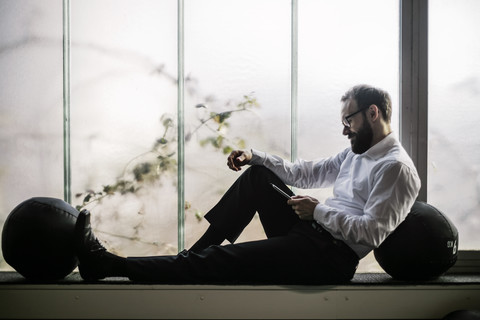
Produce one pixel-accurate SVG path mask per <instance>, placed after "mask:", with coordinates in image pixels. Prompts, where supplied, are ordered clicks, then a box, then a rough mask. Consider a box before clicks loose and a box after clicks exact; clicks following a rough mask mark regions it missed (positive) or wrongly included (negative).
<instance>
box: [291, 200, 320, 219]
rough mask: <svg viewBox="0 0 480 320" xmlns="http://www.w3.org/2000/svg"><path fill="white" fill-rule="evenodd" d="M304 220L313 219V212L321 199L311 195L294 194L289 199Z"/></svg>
mask: <svg viewBox="0 0 480 320" xmlns="http://www.w3.org/2000/svg"><path fill="white" fill-rule="evenodd" d="M287 203H288V204H289V205H291V206H292V209H293V210H294V211H295V213H296V214H297V215H298V217H299V218H300V219H302V220H313V212H314V211H315V207H316V206H317V204H318V203H319V201H318V200H317V199H315V198H312V197H309V196H293V197H292V198H291V199H290V200H288V201H287Z"/></svg>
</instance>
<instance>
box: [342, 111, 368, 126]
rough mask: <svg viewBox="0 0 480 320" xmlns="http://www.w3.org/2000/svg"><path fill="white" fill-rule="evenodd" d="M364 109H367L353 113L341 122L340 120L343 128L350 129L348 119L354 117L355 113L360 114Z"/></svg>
mask: <svg viewBox="0 0 480 320" xmlns="http://www.w3.org/2000/svg"><path fill="white" fill-rule="evenodd" d="M366 109H368V107H366V108H362V109H360V110H357V111H355V112H354V113H351V114H349V115H348V116H345V117H344V118H343V120H342V124H343V126H345V127H347V128H350V127H351V124H350V118H351V117H353V116H354V115H356V114H357V113H360V112H362V111H364V110H366Z"/></svg>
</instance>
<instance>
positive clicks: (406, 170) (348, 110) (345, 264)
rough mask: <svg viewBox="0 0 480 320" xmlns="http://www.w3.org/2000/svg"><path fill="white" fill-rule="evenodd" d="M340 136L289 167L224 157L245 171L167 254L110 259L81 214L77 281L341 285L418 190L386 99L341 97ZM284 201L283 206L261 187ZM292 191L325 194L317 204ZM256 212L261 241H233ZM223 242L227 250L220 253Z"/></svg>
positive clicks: (242, 154) (356, 93) (259, 155)
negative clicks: (325, 150) (187, 243)
mask: <svg viewBox="0 0 480 320" xmlns="http://www.w3.org/2000/svg"><path fill="white" fill-rule="evenodd" d="M341 101H342V103H343V107H342V111H341V117H342V124H343V134H344V135H345V136H347V137H348V139H349V140H350V143H351V148H347V149H346V150H344V151H343V152H340V153H339V154H337V155H336V156H333V157H330V158H327V159H321V160H317V161H304V160H297V161H296V162H295V163H291V162H289V161H286V160H284V159H282V158H280V157H277V156H273V155H269V154H267V153H264V152H260V151H256V150H251V151H240V150H237V151H233V152H232V153H231V154H230V156H229V157H228V160H227V165H228V167H229V168H230V169H232V170H235V171H239V170H241V169H242V167H243V166H245V165H247V164H248V165H250V167H249V168H248V169H247V170H246V171H245V172H244V173H243V174H242V175H241V176H240V177H239V178H238V179H237V181H236V182H235V183H234V184H233V185H232V186H231V188H230V189H229V190H228V191H227V192H226V193H225V195H224V196H223V197H222V198H221V199H220V201H219V202H218V203H217V204H216V205H215V206H214V207H213V208H212V209H211V210H210V211H209V212H208V213H207V215H206V219H207V220H208V221H209V222H210V226H209V228H208V229H207V231H206V232H205V234H204V235H203V236H202V237H201V238H200V239H199V240H198V241H197V243H195V244H194V245H193V247H192V248H190V249H189V250H184V251H182V252H181V253H179V254H178V255H176V256H158V257H137V258H135V257H130V258H122V257H119V256H116V255H113V254H111V253H109V252H108V251H106V249H105V248H104V247H103V246H102V245H101V244H100V242H99V241H98V240H97V239H96V238H95V236H94V234H93V232H92V229H91V226H90V216H89V213H88V212H87V211H82V212H81V213H80V215H79V217H78V220H77V225H76V239H77V251H78V257H79V269H80V274H81V276H82V277H83V278H84V279H85V280H98V279H102V278H105V277H109V276H125V277H129V278H130V279H132V280H136V281H149V282H159V283H275V284H323V283H332V282H341V281H348V280H350V279H351V278H352V277H353V275H354V273H355V270H356V268H357V265H358V262H359V259H361V258H363V257H364V256H365V255H367V254H368V253H369V252H370V251H371V250H372V249H374V248H376V247H378V246H379V245H380V244H381V243H382V241H383V240H384V239H385V238H386V237H387V236H388V235H389V234H390V233H391V232H392V231H393V230H394V229H395V228H396V227H397V226H398V225H399V224H400V223H401V222H402V221H403V220H404V219H405V217H406V215H407V214H408V212H409V210H410V208H411V206H412V205H413V203H414V201H415V199H416V197H417V195H418V191H419V189H420V179H419V177H418V175H417V172H416V169H415V167H414V165H413V163H412V161H411V159H410V158H409V157H408V155H407V153H406V152H405V150H404V149H403V148H402V146H401V145H400V143H399V141H398V140H397V139H396V138H395V137H394V135H393V134H392V132H391V131H392V130H391V127H390V119H391V112H392V111H391V100H390V97H389V95H388V93H386V92H384V91H382V90H380V89H377V88H374V87H371V86H367V85H360V86H356V87H353V88H352V89H350V90H349V91H347V93H346V94H345V95H344V96H343V97H342V99H341ZM272 183H273V184H275V185H277V186H279V187H280V188H281V189H282V190H283V191H285V192H286V193H288V194H289V195H291V196H292V197H291V198H290V199H289V200H286V199H285V198H283V197H282V196H281V195H280V194H279V193H278V192H277V191H276V190H275V189H274V188H273V187H272V186H271V184H272ZM287 185H290V186H294V187H297V188H303V189H306V188H320V187H328V186H332V185H333V186H334V190H333V196H332V197H331V198H329V199H327V200H326V201H325V203H320V202H319V201H318V200H317V199H314V198H312V197H309V196H294V195H293V193H292V192H291V190H290V189H289V188H288V187H287ZM256 212H258V214H259V217H260V221H261V223H262V226H263V228H264V230H265V234H266V235H267V239H265V240H259V241H252V242H245V243H238V244H237V243H234V242H235V240H236V239H237V237H238V236H239V235H240V233H241V232H242V230H243V229H244V228H245V227H246V226H247V225H248V223H249V222H250V221H251V219H252V217H253V216H254V214H255V213H256ZM225 239H227V240H229V241H230V243H231V244H228V245H224V246H222V245H221V244H222V243H223V241H224V240H225Z"/></svg>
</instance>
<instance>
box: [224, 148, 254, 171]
mask: <svg viewBox="0 0 480 320" xmlns="http://www.w3.org/2000/svg"><path fill="white" fill-rule="evenodd" d="M250 160H252V153H251V152H250V151H247V150H233V151H232V152H230V155H229V156H228V158H227V165H228V167H229V168H230V169H232V170H233V171H240V170H242V168H241V167H242V166H244V165H246V164H248V163H249V162H250Z"/></svg>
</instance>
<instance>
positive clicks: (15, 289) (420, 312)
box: [0, 272, 480, 319]
mask: <svg viewBox="0 0 480 320" xmlns="http://www.w3.org/2000/svg"><path fill="white" fill-rule="evenodd" d="M0 301H2V304H3V306H2V308H1V309H0V310H1V311H0V318H23V319H28V318H30V319H32V318H49V319H55V318H62V319H68V318H83V319H89V318H95V319H99V318H103V319H108V318H115V319H122V318H128V319H133V318H135V319H149V318H157V319H162V318H169V319H172V318H181V319H188V318H190V319H191V318H195V319H199V318H222V319H227V318H242V319H249V318H256V319H258V318H276V319H278V318H284V319H289V318H290V319H299V318H302V319H314V318H315V319H332V318H337V319H367V318H369V319H374V318H376V319H440V318H442V317H444V316H445V315H446V314H448V313H450V312H452V311H455V310H460V309H475V308H477V309H478V307H479V306H480V275H479V274H475V275H467V274H461V275H451V274H449V275H445V276H442V277H440V278H439V279H437V280H433V281H424V282H403V281H398V280H393V279H392V278H390V277H389V276H388V275H386V274H383V273H378V274H376V273H375V274H357V275H356V276H355V278H354V279H353V280H352V281H351V282H350V283H348V284H342V285H325V286H280V285H157V284H137V283H132V282H129V281H127V280H126V279H123V278H113V279H110V280H108V281H100V282H98V283H95V284H87V283H84V282H82V281H81V280H80V277H79V276H78V274H77V273H74V274H72V275H71V276H69V277H67V278H66V279H64V280H62V281H59V282H56V283H31V282H28V281H26V280H24V279H23V278H22V277H21V276H20V275H18V274H16V273H14V272H3V273H0Z"/></svg>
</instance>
